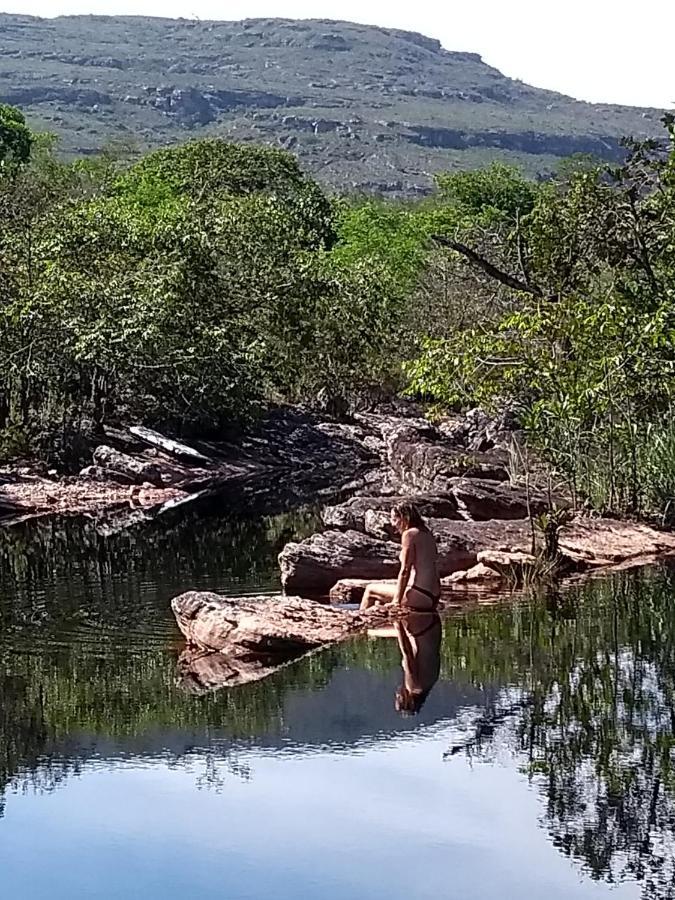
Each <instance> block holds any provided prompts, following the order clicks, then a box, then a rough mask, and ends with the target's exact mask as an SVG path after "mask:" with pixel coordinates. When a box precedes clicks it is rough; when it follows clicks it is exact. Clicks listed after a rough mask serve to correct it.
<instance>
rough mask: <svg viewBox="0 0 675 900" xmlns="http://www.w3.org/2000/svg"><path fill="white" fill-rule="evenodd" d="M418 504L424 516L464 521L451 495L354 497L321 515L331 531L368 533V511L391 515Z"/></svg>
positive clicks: (331, 507) (328, 507) (327, 509)
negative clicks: (397, 508)
mask: <svg viewBox="0 0 675 900" xmlns="http://www.w3.org/2000/svg"><path fill="white" fill-rule="evenodd" d="M403 502H410V503H414V504H415V506H417V508H418V509H419V511H420V512H421V513H422V515H423V516H434V517H435V518H439V519H455V518H461V517H460V516H459V514H458V512H457V501H456V499H455V498H454V496H452V495H451V494H445V495H433V494H411V495H409V496H404V495H401V494H399V495H394V496H386V497H353V498H352V499H351V500H348V501H347V502H346V503H342V504H340V505H339V506H327V507H326V508H325V509H324V511H323V512H322V514H321V518H322V520H323V523H324V525H326V526H327V527H328V528H340V529H352V530H354V531H366V530H367V529H366V528H365V516H366V513H367V512H368V510H377V511H382V512H386V513H387V514H389V513H390V512H391V510H392V509H393V508H394V507H395V506H397V505H398V504H400V503H403Z"/></svg>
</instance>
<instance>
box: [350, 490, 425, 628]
mask: <svg viewBox="0 0 675 900" xmlns="http://www.w3.org/2000/svg"><path fill="white" fill-rule="evenodd" d="M391 524H392V525H393V527H394V528H395V529H396V531H398V532H399V534H400V535H401V568H400V571H399V575H398V580H397V582H396V585H395V586H394V585H393V584H390V583H388V582H386V581H383V582H379V581H377V582H373V583H371V584H369V585H368V586H367V587H366V590H365V593H364V595H363V600H362V601H361V609H362V610H365V609H369V608H370V607H371V606H374V605H375V604H376V603H392V604H393V605H394V606H398V607H400V608H401V609H402V610H404V611H417V612H427V613H428V612H433V611H435V610H436V609H437V608H438V601H439V600H440V597H441V584H440V581H439V578H438V550H437V548H436V541H435V539H434V536H433V534H432V533H431V532H430V531H429V529H428V528H427V526H426V524H425V522H424V519H423V518H422V516H421V515H420V513H419V510H418V509H417V507H416V506H414V504H412V503H401V504H400V505H399V506H395V507H394V508H393V509H392V511H391Z"/></svg>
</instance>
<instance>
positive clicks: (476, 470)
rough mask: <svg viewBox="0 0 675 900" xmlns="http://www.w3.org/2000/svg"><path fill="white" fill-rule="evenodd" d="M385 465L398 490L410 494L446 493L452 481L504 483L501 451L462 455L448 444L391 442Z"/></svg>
mask: <svg viewBox="0 0 675 900" xmlns="http://www.w3.org/2000/svg"><path fill="white" fill-rule="evenodd" d="M388 454H389V462H390V464H391V467H392V470H393V472H394V474H395V475H396V477H397V479H398V481H399V483H400V484H401V487H402V488H403V489H404V490H410V491H429V492H433V493H448V492H450V491H451V490H452V486H453V484H454V483H455V479H457V478H459V477H465V478H482V479H490V480H493V481H508V478H509V473H508V463H509V459H508V454H507V453H506V452H505V451H492V452H491V453H478V452H476V453H464V452H462V451H458V450H457V449H456V448H454V447H452V446H451V445H450V444H448V443H445V442H442V443H430V442H427V441H420V442H414V443H412V442H410V441H408V440H407V439H406V440H399V439H398V438H397V439H395V440H393V441H391V442H390V443H389V447H388Z"/></svg>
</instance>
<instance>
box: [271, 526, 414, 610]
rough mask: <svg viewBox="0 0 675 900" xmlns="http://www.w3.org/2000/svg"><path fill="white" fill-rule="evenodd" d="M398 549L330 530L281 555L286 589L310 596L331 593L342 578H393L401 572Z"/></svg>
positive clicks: (355, 534) (353, 533)
mask: <svg viewBox="0 0 675 900" xmlns="http://www.w3.org/2000/svg"><path fill="white" fill-rule="evenodd" d="M398 554H399V548H398V546H397V545H396V544H394V543H392V542H387V541H379V540H376V539H375V538H372V537H369V536H368V535H365V534H362V533H361V532H358V531H346V532H342V531H327V532H324V533H323V534H315V535H312V537H310V538H308V539H307V540H305V541H301V542H300V543H296V542H292V543H290V544H286V546H285V547H284V549H283V550H282V551H281V553H280V554H279V565H280V568H281V582H282V584H283V586H284V590H286V591H290V592H296V591H301V592H302V593H305V594H308V595H310V596H322V595H326V594H328V591H329V590H330V588H331V587H332V586H333V584H334V583H335V582H336V581H338V580H339V579H340V578H369V579H380V578H392V577H394V576H395V575H396V574H397V572H398V565H399V559H398Z"/></svg>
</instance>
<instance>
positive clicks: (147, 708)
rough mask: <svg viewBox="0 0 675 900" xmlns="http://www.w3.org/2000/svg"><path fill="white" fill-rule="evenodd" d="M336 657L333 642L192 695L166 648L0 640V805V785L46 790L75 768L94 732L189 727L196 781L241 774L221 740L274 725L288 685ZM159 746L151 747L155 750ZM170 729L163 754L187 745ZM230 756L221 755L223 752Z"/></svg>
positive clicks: (321, 681)
mask: <svg viewBox="0 0 675 900" xmlns="http://www.w3.org/2000/svg"><path fill="white" fill-rule="evenodd" d="M337 664H338V656H337V655H336V654H335V653H334V652H328V653H325V654H320V655H317V656H314V657H308V658H307V659H304V660H299V661H298V662H297V663H296V664H295V665H293V666H289V667H287V668H284V669H281V670H279V671H278V672H277V673H275V674H274V675H273V676H271V677H270V678H268V679H266V680H265V681H261V682H256V683H254V684H250V685H246V686H245V687H244V688H242V689H240V690H236V691H221V692H218V693H215V694H211V695H208V696H205V697H201V698H199V699H196V698H194V697H192V696H190V695H189V694H186V693H185V692H184V691H183V690H181V689H180V688H179V687H178V686H177V684H176V661H175V657H174V656H173V655H172V654H170V653H167V652H164V651H158V652H152V653H146V654H134V653H131V654H128V653H126V652H125V651H124V650H122V649H119V650H117V651H111V652H110V653H109V654H107V655H105V656H101V657H97V656H93V655H91V654H90V653H88V652H86V651H85V652H79V651H78V649H77V648H54V649H51V650H44V651H43V652H40V653H25V654H21V655H17V654H14V653H3V651H2V650H1V649H0V696H1V697H2V702H1V703H0V813H1V812H2V809H3V806H4V803H3V794H4V792H5V790H6V788H7V787H8V785H11V786H12V787H13V788H16V787H21V788H24V789H31V790H32V789H35V790H39V791H49V790H52V789H54V788H55V787H57V786H58V784H60V783H61V781H62V780H63V779H64V778H65V777H66V776H67V775H76V774H78V773H79V772H80V771H81V769H82V767H83V765H84V764H85V763H86V762H87V761H88V759H89V758H90V757H92V756H95V750H92V748H91V741H92V740H94V739H95V738H97V737H100V738H103V739H104V740H105V741H109V742H112V743H114V742H115V741H121V742H122V743H123V742H124V741H125V740H127V741H129V742H130V745H129V746H131V747H133V741H134V739H138V740H139V742H140V744H139V746H141V747H142V746H143V739H144V736H145V735H148V734H150V735H152V734H157V733H158V732H162V731H163V732H166V733H167V734H168V735H169V740H170V738H171V735H176V734H178V735H181V734H182V735H185V734H187V735H191V736H192V737H193V739H194V745H195V748H198V749H199V752H200V753H202V751H204V752H205V755H206V757H207V759H208V758H209V756H213V757H214V760H212V763H213V762H214V761H215V756H217V757H218V759H219V760H220V762H221V767H220V770H219V771H217V769H216V767H215V765H213V764H212V763H209V764H207V767H206V771H205V772H204V774H203V775H202V776H201V784H202V786H206V785H208V784H209V783H211V784H212V785H214V786H217V783H218V780H219V779H220V778H221V776H222V774H223V772H224V771H229V772H230V773H232V774H235V775H237V777H245V776H246V770H245V768H242V767H241V766H239V765H238V764H237V762H236V760H235V758H234V757H233V756H232V757H231V758H229V756H228V753H229V750H228V747H226V746H225V747H223V748H222V749H221V748H219V746H218V742H219V741H220V742H222V741H225V740H226V741H227V742H228V743H229V746H230V748H231V747H232V746H233V745H237V744H242V743H244V744H245V743H246V742H247V741H249V740H251V739H252V738H254V737H255V736H256V735H259V734H262V733H269V732H276V733H281V732H282V730H283V722H284V714H283V712H284V702H285V700H286V698H287V696H288V694H289V693H290V692H292V691H295V690H305V689H319V688H321V687H322V686H324V685H325V684H326V682H327V680H328V679H329V677H330V675H331V673H332V671H333V670H334V669H335V667H336V665H337ZM158 752H159V750H158V749H157V748H155V750H154V753H155V754H157V753H158ZM189 753H190V750H189V749H188V750H186V748H185V745H184V744H183V742H182V740H181V739H180V738H179V739H178V741H177V744H176V747H175V748H174V749H173V750H172V748H171V746H170V744H169V746H167V747H166V749H165V751H163V752H162V754H161V755H162V759H163V760H164V761H166V762H170V761H171V760H172V758H173V759H174V760H178V759H180V758H183V757H184V756H185V755H187V754H189ZM228 759H229V762H228Z"/></svg>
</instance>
